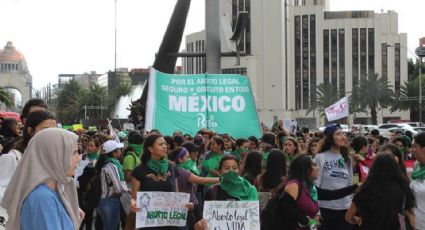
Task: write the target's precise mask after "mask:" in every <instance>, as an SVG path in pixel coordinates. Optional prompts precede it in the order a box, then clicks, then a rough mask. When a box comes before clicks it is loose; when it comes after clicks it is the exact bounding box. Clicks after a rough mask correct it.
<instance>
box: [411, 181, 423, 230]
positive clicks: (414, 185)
mask: <svg viewBox="0 0 425 230" xmlns="http://www.w3.org/2000/svg"><path fill="white" fill-rule="evenodd" d="M410 188H411V189H412V190H413V193H414V194H415V199H416V207H415V208H414V211H415V221H416V229H418V230H425V180H421V179H416V180H412V182H410Z"/></svg>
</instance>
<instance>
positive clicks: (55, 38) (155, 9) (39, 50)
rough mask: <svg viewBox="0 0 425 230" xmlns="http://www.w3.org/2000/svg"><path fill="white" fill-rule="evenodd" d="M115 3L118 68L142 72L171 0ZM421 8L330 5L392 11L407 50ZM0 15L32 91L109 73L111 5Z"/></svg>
mask: <svg viewBox="0 0 425 230" xmlns="http://www.w3.org/2000/svg"><path fill="white" fill-rule="evenodd" d="M117 1H118V3H117V6H118V7H117V9H118V39H117V41H118V42H117V43H118V46H117V47H118V52H117V53H118V58H117V67H127V68H147V67H148V66H149V65H151V64H152V63H153V60H154V54H155V52H156V51H157V50H158V47H159V44H160V42H161V40H162V36H163V35H164V32H165V29H166V26H167V24H168V20H169V18H170V16H171V13H172V10H173V8H174V5H175V3H176V0H117ZM229 1H230V0H229ZM252 1H266V0H252ZM204 2H205V0H192V5H191V9H190V12H189V17H188V20H187V24H186V30H185V34H189V33H193V32H197V31H200V30H202V29H203V28H204V24H205V19H204ZM423 9H425V1H424V0H404V1H399V0H331V10H375V11H376V12H380V11H381V10H385V11H387V10H395V11H397V12H398V13H399V32H403V33H408V42H409V43H408V46H409V48H410V50H414V48H415V47H416V46H417V45H418V39H419V37H423V36H425V27H424V26H421V25H422V24H423V22H424V21H425V19H421V15H423ZM0 12H1V13H0V47H1V48H0V49H2V48H3V47H4V46H5V45H6V42H7V41H12V42H13V44H14V45H15V47H16V48H17V49H18V50H20V51H21V52H22V53H23V54H24V55H25V58H26V60H27V63H28V66H29V70H30V72H31V74H32V76H33V84H34V88H41V87H43V86H45V85H47V84H48V83H49V82H52V83H56V82H57V76H58V74H61V73H84V72H89V71H97V72H98V73H105V72H107V71H108V70H111V69H113V68H114V0H0Z"/></svg>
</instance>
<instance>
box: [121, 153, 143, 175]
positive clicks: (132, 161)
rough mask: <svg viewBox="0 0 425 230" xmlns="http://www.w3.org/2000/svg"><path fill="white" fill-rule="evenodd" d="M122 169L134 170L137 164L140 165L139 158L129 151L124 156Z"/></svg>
mask: <svg viewBox="0 0 425 230" xmlns="http://www.w3.org/2000/svg"><path fill="white" fill-rule="evenodd" d="M123 165H124V171H125V170H132V171H133V170H134V169H135V168H136V167H137V166H139V165H140V158H139V157H137V156H136V154H135V153H133V152H129V153H128V155H127V156H125V157H124V162H123Z"/></svg>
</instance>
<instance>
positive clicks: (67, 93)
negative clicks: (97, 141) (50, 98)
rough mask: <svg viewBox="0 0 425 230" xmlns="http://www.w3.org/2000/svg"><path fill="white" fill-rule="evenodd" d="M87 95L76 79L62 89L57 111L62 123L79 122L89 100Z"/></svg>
mask: <svg viewBox="0 0 425 230" xmlns="http://www.w3.org/2000/svg"><path fill="white" fill-rule="evenodd" d="M86 93H87V92H86V90H84V88H83V87H82V85H81V84H80V83H78V81H76V80H74V79H72V80H70V81H69V82H67V83H65V84H64V85H63V86H62V87H61V89H60V91H59V94H58V101H57V103H58V105H57V111H58V115H59V118H60V120H61V121H62V122H65V123H68V124H72V123H76V122H79V120H80V119H81V117H82V108H83V106H84V105H85V102H86V98H87V95H86Z"/></svg>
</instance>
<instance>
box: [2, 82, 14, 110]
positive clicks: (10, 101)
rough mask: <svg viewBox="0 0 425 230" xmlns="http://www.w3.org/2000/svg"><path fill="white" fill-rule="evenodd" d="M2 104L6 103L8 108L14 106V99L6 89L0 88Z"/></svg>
mask: <svg viewBox="0 0 425 230" xmlns="http://www.w3.org/2000/svg"><path fill="white" fill-rule="evenodd" d="M0 102H1V103H4V104H5V105H6V106H7V107H11V106H13V105H14V104H13V103H14V102H13V97H12V95H11V94H10V93H9V92H7V91H6V90H5V89H4V88H1V87H0Z"/></svg>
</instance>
